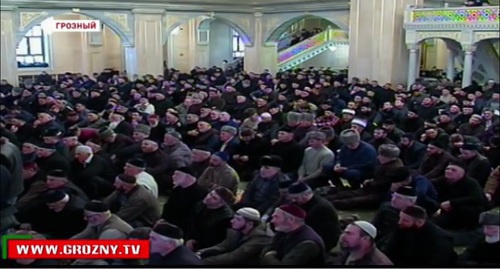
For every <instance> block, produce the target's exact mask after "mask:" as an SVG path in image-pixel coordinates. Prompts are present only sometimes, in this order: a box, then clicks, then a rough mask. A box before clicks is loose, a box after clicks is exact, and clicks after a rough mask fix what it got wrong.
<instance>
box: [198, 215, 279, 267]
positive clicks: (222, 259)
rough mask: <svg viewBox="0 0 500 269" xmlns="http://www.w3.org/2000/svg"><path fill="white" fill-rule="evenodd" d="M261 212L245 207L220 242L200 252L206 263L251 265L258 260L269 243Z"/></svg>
mask: <svg viewBox="0 0 500 269" xmlns="http://www.w3.org/2000/svg"><path fill="white" fill-rule="evenodd" d="M270 239H271V238H270V236H269V235H267V233H266V230H265V227H264V225H263V224H262V223H261V222H260V213H259V211H257V210H256V209H254V208H251V207H243V208H241V209H239V210H238V211H236V214H235V215H234V218H233V219H232V220H231V229H229V230H228V233H227V236H226V239H225V240H224V241H222V242H221V243H220V244H218V245H215V246H213V247H210V248H205V249H202V250H200V251H199V252H198V254H199V255H200V257H202V258H203V262H204V264H205V265H226V266H227V265H232V266H236V265H251V264H255V262H256V261H258V258H259V255H260V253H261V252H262V249H264V247H265V246H266V245H267V244H268V243H269V241H270Z"/></svg>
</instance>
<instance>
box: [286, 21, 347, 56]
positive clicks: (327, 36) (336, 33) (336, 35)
mask: <svg viewBox="0 0 500 269" xmlns="http://www.w3.org/2000/svg"><path fill="white" fill-rule="evenodd" d="M328 41H333V42H345V43H347V42H348V37H347V34H346V33H345V32H344V31H341V30H334V29H331V28H328V29H327V30H325V31H323V32H321V33H319V34H316V35H314V36H312V37H310V38H308V39H306V40H304V41H302V42H300V43H298V44H295V45H293V46H291V47H289V48H287V49H285V50H283V51H280V52H279V53H278V63H283V62H286V61H288V60H290V59H292V58H293V57H295V56H297V55H299V54H302V53H305V52H307V51H308V50H311V49H313V48H315V47H317V46H320V45H321V44H324V43H325V42H328Z"/></svg>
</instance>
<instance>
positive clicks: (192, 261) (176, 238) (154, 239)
mask: <svg viewBox="0 0 500 269" xmlns="http://www.w3.org/2000/svg"><path fill="white" fill-rule="evenodd" d="M183 235H184V234H183V232H182V230H181V229H180V228H179V227H177V226H175V225H172V224H169V223H166V222H160V223H157V224H156V225H155V226H154V228H153V231H152V232H151V233H150V234H149V241H150V242H151V256H150V258H149V263H148V265H157V266H158V265H162V266H165V265H169V266H174V267H175V266H200V265H203V262H202V260H201V259H200V258H199V257H198V256H196V254H195V253H194V252H193V251H191V250H190V249H189V248H187V247H186V246H184V244H183V241H182V238H183Z"/></svg>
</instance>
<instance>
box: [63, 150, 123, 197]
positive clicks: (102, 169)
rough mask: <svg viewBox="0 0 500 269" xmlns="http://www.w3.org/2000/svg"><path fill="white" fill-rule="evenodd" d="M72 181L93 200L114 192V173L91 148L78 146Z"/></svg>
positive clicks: (73, 163) (73, 162)
mask: <svg viewBox="0 0 500 269" xmlns="http://www.w3.org/2000/svg"><path fill="white" fill-rule="evenodd" d="M71 171H72V179H73V182H75V184H77V185H78V186H79V187H81V188H82V189H83V190H84V191H85V193H87V194H88V195H89V196H90V197H91V198H102V197H106V196H108V195H109V194H110V193H111V192H112V191H113V189H112V183H111V182H113V181H112V180H113V179H114V171H113V169H112V167H109V163H108V162H107V161H106V160H105V159H103V158H102V157H101V156H97V155H94V154H93V151H92V148H90V147H89V146H83V145H82V146H78V147H76V149H75V159H74V160H73V161H72V163H71Z"/></svg>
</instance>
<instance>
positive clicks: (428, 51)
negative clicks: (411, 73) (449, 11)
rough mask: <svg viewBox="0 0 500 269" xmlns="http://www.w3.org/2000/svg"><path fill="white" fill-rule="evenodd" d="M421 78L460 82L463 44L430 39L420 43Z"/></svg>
mask: <svg viewBox="0 0 500 269" xmlns="http://www.w3.org/2000/svg"><path fill="white" fill-rule="evenodd" d="M419 45H420V59H419V61H418V63H419V67H420V69H419V70H420V73H419V77H421V78H428V79H438V78H448V79H450V80H453V81H455V80H460V79H461V73H462V70H463V52H462V46H461V44H460V43H459V42H458V41H456V40H453V39H447V38H439V37H430V38H426V39H423V40H421V41H420V42H419Z"/></svg>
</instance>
